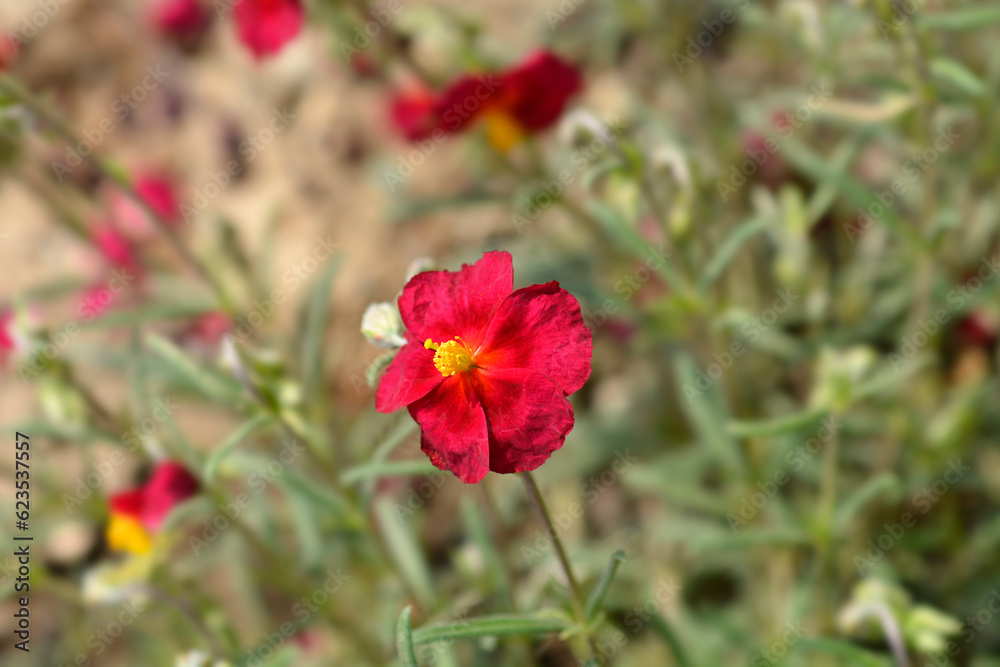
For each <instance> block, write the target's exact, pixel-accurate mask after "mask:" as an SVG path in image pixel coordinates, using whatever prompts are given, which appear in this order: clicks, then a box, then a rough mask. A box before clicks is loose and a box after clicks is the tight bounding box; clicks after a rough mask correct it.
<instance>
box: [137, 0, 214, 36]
mask: <svg viewBox="0 0 1000 667" xmlns="http://www.w3.org/2000/svg"><path fill="white" fill-rule="evenodd" d="M152 21H153V25H154V26H155V28H156V30H157V31H158V32H159V33H160V34H161V35H163V36H164V37H166V38H167V39H171V40H173V41H175V42H178V43H179V44H181V45H182V46H192V45H194V44H196V43H197V42H198V40H199V39H200V38H201V37H202V36H203V35H204V34H205V32H206V31H207V30H208V28H209V26H210V25H212V14H211V13H210V12H209V11H208V9H207V8H206V7H205V5H203V4H202V3H201V0H163V1H162V2H160V3H159V4H157V5H156V6H155V7H154V8H153V11H152Z"/></svg>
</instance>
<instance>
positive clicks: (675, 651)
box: [649, 612, 691, 667]
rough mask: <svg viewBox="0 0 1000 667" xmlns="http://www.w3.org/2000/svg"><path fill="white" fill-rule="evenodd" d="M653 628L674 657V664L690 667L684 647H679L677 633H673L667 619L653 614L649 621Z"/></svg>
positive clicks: (680, 666)
mask: <svg viewBox="0 0 1000 667" xmlns="http://www.w3.org/2000/svg"><path fill="white" fill-rule="evenodd" d="M649 623H650V625H651V626H652V628H653V631H654V632H655V633H656V634H657V635H658V636H659V637H660V639H662V640H663V642H664V643H665V644H666V645H667V648H669V649H670V653H671V654H672V655H673V656H674V662H675V663H677V667H691V661H690V660H688V657H687V653H686V652H685V651H684V647H683V646H682V645H681V641H680V639H679V638H678V637H677V633H676V632H674V630H673V628H671V627H670V624H669V623H667V619H665V618H663V615H662V614H661V613H659V612H657V613H656V614H653V617H652V618H651V619H650V621H649Z"/></svg>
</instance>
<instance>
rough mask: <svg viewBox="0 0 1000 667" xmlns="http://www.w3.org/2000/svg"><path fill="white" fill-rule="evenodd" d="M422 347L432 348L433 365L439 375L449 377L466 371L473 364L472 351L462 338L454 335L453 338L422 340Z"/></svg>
mask: <svg viewBox="0 0 1000 667" xmlns="http://www.w3.org/2000/svg"><path fill="white" fill-rule="evenodd" d="M424 348H426V349H428V350H434V351H435V352H434V366H435V367H437V369H438V370H439V371H441V375H443V376H445V377H449V376H451V375H454V374H455V373H458V372H459V371H467V370H469V369H470V368H472V367H473V366H474V365H475V360H474V359H473V357H472V351H471V350H469V346H468V345H467V344H466V342H465V341H464V340H462V339H461V338H459V337H458V336H455V340H449V341H445V342H444V343H440V344H439V343H435V342H434V341H432V340H431V339H430V338H428V339H427V340H426V341H424Z"/></svg>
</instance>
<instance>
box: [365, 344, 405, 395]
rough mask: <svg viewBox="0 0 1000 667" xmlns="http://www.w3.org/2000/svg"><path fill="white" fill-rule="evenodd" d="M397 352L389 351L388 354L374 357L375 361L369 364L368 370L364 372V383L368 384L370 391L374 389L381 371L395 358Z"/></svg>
mask: <svg viewBox="0 0 1000 667" xmlns="http://www.w3.org/2000/svg"><path fill="white" fill-rule="evenodd" d="M397 352H398V350H390V351H389V352H386V353H384V354H380V355H379V356H378V357H376V359H375V361H373V362H372V363H371V365H370V366H369V367H368V370H366V371H365V382H367V383H368V386H369V387H371V388H372V389H374V388H375V385H376V384H378V382H377V381H378V376H379V375H380V374H381V373H382V371H384V370H385V369H386V368H388V367H389V364H391V363H392V360H393V359H395V358H396V353H397Z"/></svg>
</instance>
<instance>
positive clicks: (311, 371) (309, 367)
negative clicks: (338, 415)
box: [301, 255, 341, 404]
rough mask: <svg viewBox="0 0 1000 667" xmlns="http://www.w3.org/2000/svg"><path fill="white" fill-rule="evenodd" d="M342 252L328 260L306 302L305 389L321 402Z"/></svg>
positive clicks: (304, 319) (303, 369)
mask: <svg viewBox="0 0 1000 667" xmlns="http://www.w3.org/2000/svg"><path fill="white" fill-rule="evenodd" d="M340 261H341V258H340V256H339V255H337V256H335V257H333V258H331V259H330V260H328V263H327V265H326V267H324V268H323V272H322V273H320V276H319V279H318V280H317V281H316V284H315V285H314V286H313V288H312V291H311V292H310V294H309V300H308V301H307V303H306V311H305V313H304V317H303V323H304V324H303V326H304V330H303V334H302V341H301V345H302V377H303V382H302V390H303V392H304V394H305V395H306V396H309V397H311V398H312V399H313V400H314V401H316V402H317V403H318V404H322V403H323V392H322V382H323V333H324V332H325V331H326V321H327V314H328V313H329V310H330V287H331V286H332V285H333V278H334V276H335V275H337V269H338V268H340Z"/></svg>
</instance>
